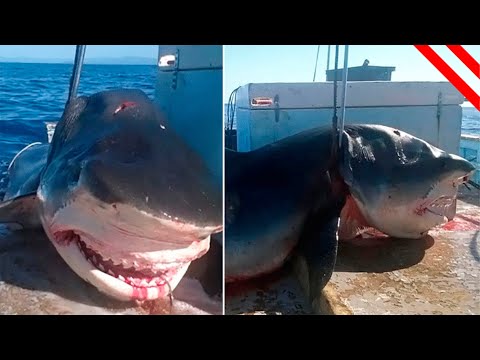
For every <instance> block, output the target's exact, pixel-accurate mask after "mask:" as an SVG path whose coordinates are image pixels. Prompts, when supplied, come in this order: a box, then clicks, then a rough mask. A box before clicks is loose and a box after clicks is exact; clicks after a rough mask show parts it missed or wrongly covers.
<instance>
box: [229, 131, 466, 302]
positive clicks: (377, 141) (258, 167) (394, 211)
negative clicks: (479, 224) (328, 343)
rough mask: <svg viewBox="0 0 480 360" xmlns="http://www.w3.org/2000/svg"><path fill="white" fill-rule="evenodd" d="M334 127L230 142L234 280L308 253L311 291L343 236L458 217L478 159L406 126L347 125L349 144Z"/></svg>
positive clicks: (407, 230)
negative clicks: (256, 142)
mask: <svg viewBox="0 0 480 360" xmlns="http://www.w3.org/2000/svg"><path fill="white" fill-rule="evenodd" d="M331 149H332V130H331V127H322V128H316V129H312V130H307V131H304V132H301V133H298V134H296V135H293V136H290V137H288V138H285V139H283V140H280V141H278V142H275V143H272V144H269V145H266V146H264V147H262V148H259V149H256V150H254V151H251V152H246V153H237V152H233V151H230V150H227V151H226V157H225V201H226V203H225V281H226V282H227V283H229V282H234V281H239V280H246V279H249V278H253V277H257V276H260V275H262V274H265V273H269V272H272V271H274V270H275V269H277V268H279V267H281V266H282V265H283V264H284V263H285V261H286V260H287V259H288V258H289V257H290V256H291V254H293V253H296V254H297V255H299V256H300V257H301V258H303V259H304V260H305V261H306V264H307V268H308V280H307V283H308V288H309V291H308V293H309V295H310V300H311V301H314V299H315V298H316V297H317V296H318V295H319V294H320V291H321V290H322V289H323V287H324V286H325V285H326V284H327V283H328V281H329V280H330V278H331V275H332V272H333V268H334V266H335V262H336V254H337V246H338V241H339V240H347V239H352V238H355V237H356V236H357V235H358V234H359V233H361V231H363V230H364V229H366V228H375V229H377V230H379V231H381V232H383V233H385V234H387V235H389V236H393V237H402V238H421V237H423V236H424V235H425V234H426V233H427V232H428V231H429V230H430V229H431V228H433V227H435V226H437V225H440V224H442V223H445V222H446V221H448V220H451V219H452V218H453V216H454V215H455V210H456V201H455V200H456V195H457V190H458V187H459V186H460V185H461V184H462V183H464V182H466V181H467V180H468V178H469V176H470V175H471V174H472V173H473V171H474V167H473V165H472V164H471V163H469V162H468V161H467V160H465V159H463V158H461V157H459V156H456V155H453V154H447V153H445V152H444V151H442V150H440V149H438V148H436V147H434V146H432V145H430V144H428V143H426V142H425V141H423V140H421V139H418V138H416V137H414V136H412V135H410V134H407V133H405V132H403V131H400V130H397V129H394V128H390V127H386V126H380V125H346V126H345V129H344V133H343V137H342V147H341V150H340V151H339V152H333V151H332V150H331Z"/></svg>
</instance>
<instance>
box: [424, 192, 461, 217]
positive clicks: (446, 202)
mask: <svg viewBox="0 0 480 360" xmlns="http://www.w3.org/2000/svg"><path fill="white" fill-rule="evenodd" d="M456 208H457V199H456V197H453V196H440V197H439V198H437V199H435V200H434V201H432V202H431V203H430V205H428V206H427V207H425V211H428V212H429V213H431V214H434V215H437V216H440V217H446V218H447V219H448V221H451V220H453V218H454V217H455V211H456Z"/></svg>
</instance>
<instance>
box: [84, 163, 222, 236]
mask: <svg viewBox="0 0 480 360" xmlns="http://www.w3.org/2000/svg"><path fill="white" fill-rule="evenodd" d="M213 184H214V183H213V179H212V178H211V176H210V174H209V173H204V174H202V173H197V174H195V176H192V175H191V174H190V173H189V171H188V169H178V170H177V169H174V168H172V166H171V164H167V163H158V162H157V163H154V162H150V161H146V160H139V161H136V162H132V163H123V162H118V161H110V160H109V159H98V158H96V159H93V160H90V161H87V162H85V163H84V167H83V169H82V171H81V174H80V180H79V186H80V187H81V188H82V190H84V191H87V192H89V193H90V194H92V195H93V196H94V197H96V198H97V199H98V200H100V201H102V202H103V203H105V204H108V205H111V206H118V205H126V206H129V207H133V208H136V209H138V210H140V211H144V212H146V213H148V214H151V215H153V216H155V217H159V218H164V219H165V220H171V221H176V222H179V223H186V224H192V225H195V227H198V228H205V229H208V230H207V232H210V231H211V230H212V229H215V230H216V229H217V228H218V229H220V230H221V225H222V203H221V201H222V196H221V189H216V188H215V186H214V185H213ZM220 230H218V231H220ZM216 231H217V230H216Z"/></svg>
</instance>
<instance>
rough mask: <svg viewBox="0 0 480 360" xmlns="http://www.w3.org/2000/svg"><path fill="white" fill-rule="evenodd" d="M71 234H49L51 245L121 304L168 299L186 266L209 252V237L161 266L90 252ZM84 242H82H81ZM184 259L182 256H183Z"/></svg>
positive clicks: (126, 257) (96, 251) (69, 232)
mask: <svg viewBox="0 0 480 360" xmlns="http://www.w3.org/2000/svg"><path fill="white" fill-rule="evenodd" d="M82 236H83V234H82V235H79V234H77V233H75V232H74V231H72V230H63V231H57V232H55V233H54V234H53V239H54V240H55V241H52V243H53V245H54V246H55V248H56V249H57V251H58V253H59V254H60V256H61V257H62V258H63V259H64V261H65V262H66V263H67V264H68V265H69V266H70V268H71V269H72V270H73V271H74V272H75V273H76V274H77V275H79V276H80V277H81V278H83V279H84V280H85V281H87V282H89V283H91V284H92V285H93V286H95V287H96V288H97V289H98V290H100V291H101V292H103V293H105V294H107V295H109V296H111V297H114V298H116V299H118V300H122V301H130V300H140V301H142V300H155V299H158V298H162V297H166V296H169V295H170V294H171V293H172V291H173V290H174V289H175V287H176V286H177V285H178V283H179V282H180V280H181V279H182V278H183V276H184V275H185V273H186V271H187V270H188V267H189V265H190V263H191V262H192V261H193V260H195V259H197V258H199V257H201V256H203V255H204V254H205V253H206V252H207V251H208V249H209V246H210V236H208V237H207V238H206V239H204V240H201V241H199V242H197V243H196V244H192V246H191V247H193V248H191V249H189V250H190V251H188V253H189V255H188V256H181V257H173V255H172V256H171V258H172V259H175V261H174V262H168V263H165V264H159V263H147V262H145V260H143V261H137V260H136V259H135V257H133V256H125V257H122V258H120V257H117V258H111V257H109V256H108V255H106V254H102V253H101V252H100V250H98V249H96V250H94V249H93V248H92V247H91V246H89V245H88V244H87V243H90V242H89V241H83V240H82V239H83V238H82ZM84 240H86V239H84ZM185 255H186V254H185Z"/></svg>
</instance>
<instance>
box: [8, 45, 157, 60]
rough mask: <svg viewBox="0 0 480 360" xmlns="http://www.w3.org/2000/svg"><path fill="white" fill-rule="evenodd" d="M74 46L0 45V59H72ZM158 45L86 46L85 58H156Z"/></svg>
mask: <svg viewBox="0 0 480 360" xmlns="http://www.w3.org/2000/svg"><path fill="white" fill-rule="evenodd" d="M75 46H76V45H0V57H6V58H16V57H29V58H41V59H73V58H74V57H75ZM157 54H158V45H88V46H87V50H86V52H85V58H99V57H101V58H103V57H108V58H120V57H125V56H140V57H151V58H153V59H156V58H157Z"/></svg>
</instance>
